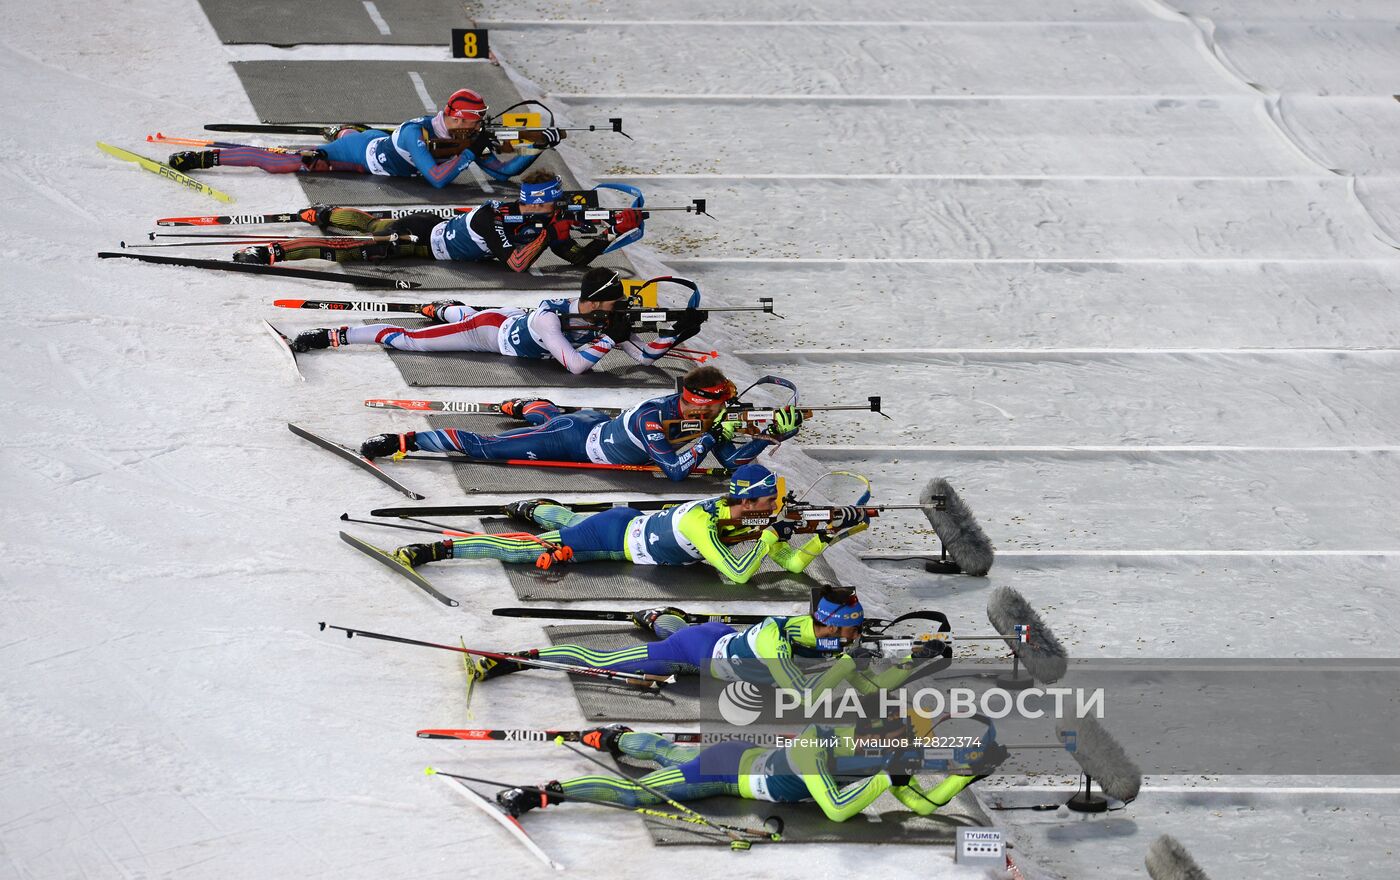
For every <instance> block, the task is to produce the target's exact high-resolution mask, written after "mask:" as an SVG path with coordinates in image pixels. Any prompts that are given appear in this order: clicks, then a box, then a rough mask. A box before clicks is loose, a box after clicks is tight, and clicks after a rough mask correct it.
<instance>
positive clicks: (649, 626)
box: [632, 605, 685, 635]
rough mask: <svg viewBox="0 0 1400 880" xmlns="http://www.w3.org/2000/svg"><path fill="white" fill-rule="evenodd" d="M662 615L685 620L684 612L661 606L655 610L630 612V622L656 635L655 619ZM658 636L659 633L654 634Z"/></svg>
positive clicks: (644, 609) (645, 609) (672, 606)
mask: <svg viewBox="0 0 1400 880" xmlns="http://www.w3.org/2000/svg"><path fill="white" fill-rule="evenodd" d="M663 614H672V615H675V616H676V617H679V618H680V619H681V620H685V612H684V611H682V610H681V609H679V608H677V607H675V606H674V605H662V606H660V607H657V608H643V609H642V610H641V611H633V612H632V622H633V623H635V624H636V625H637V626H639V627H641V628H642V629H644V630H646V631H647V632H649V633H656V619H657V618H658V617H660V616H661V615H663ZM656 634H657V635H660V633H656Z"/></svg>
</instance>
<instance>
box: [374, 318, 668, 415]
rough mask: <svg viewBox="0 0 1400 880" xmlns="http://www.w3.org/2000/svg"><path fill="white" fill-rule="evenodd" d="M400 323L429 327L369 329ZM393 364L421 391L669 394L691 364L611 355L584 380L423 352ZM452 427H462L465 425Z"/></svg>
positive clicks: (527, 366)
mask: <svg viewBox="0 0 1400 880" xmlns="http://www.w3.org/2000/svg"><path fill="white" fill-rule="evenodd" d="M386 321H387V322H389V323H394V324H397V325H400V326H403V327H425V326H427V325H428V323H429V322H428V321H427V320H426V319H422V318H399V317H395V316H393V315H390V316H388V318H386V319H382V320H381V319H377V318H376V319H374V320H370V321H366V322H365V323H366V324H379V323H385V322H386ZM386 352H387V353H388V355H389V359H390V360H391V361H393V362H394V365H395V366H397V367H398V368H399V372H401V373H403V378H404V381H405V382H407V383H408V384H409V385H413V386H415V387H422V386H442V387H451V388H522V387H532V388H533V387H539V386H543V387H546V388H548V387H558V388H640V389H645V388H656V389H662V391H663V392H664V391H667V390H670V389H672V388H675V387H676V378H677V377H678V376H682V375H684V374H685V366H688V364H685V363H684V362H682V361H674V362H673V363H674V364H676V365H677V366H672V363H668V361H670V359H669V358H668V359H666V360H663V361H662V365H661V366H659V367H644V366H642V365H640V364H638V363H637V362H636V361H634V360H632V359H631V358H629V357H628V356H627V355H625V354H623V353H622V352H615V353H612V354H609V355H608V356H607V357H606V358H605V359H604V360H603V361H601V362H600V365H599V366H597V367H594V368H593V369H592V370H589V371H588V372H587V373H583V374H581V375H577V376H576V375H574V374H573V373H570V372H569V371H568V370H566V369H564V368H563V367H562V366H560V365H559V364H557V363H555V362H554V361H536V360H527V359H525V358H515V357H501V356H500V355H496V354H478V353H475V352H465V351H444V352H431V353H430V352H417V351H398V350H396V349H386ZM474 421H478V422H481V424H480V425H479V426H478V427H477V428H476V430H480V431H494V430H504V429H505V428H508V427H519V423H518V422H515V423H511V424H507V423H505V422H499V423H496V424H491V423H490V422H489V420H485V419H474ZM451 427H454V428H455V427H460V420H458V422H457V423H453V424H452V425H451Z"/></svg>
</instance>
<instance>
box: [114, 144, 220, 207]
mask: <svg viewBox="0 0 1400 880" xmlns="http://www.w3.org/2000/svg"><path fill="white" fill-rule="evenodd" d="M97 148H98V149H99V150H101V151H102V152H104V153H106V154H107V155H109V156H115V157H117V158H118V159H121V160H122V161H123V162H135V163H136V164H137V165H139V166H141V167H142V168H144V169H146V170H147V171H149V172H151V173H152V174H158V175H160V176H161V177H164V178H166V179H167V180H173V181H175V182H176V183H178V184H181V185H182V186H187V187H189V188H190V189H196V190H199V191H200V192H202V193H204V194H205V195H206V196H209V197H210V198H212V199H218V200H219V201H221V202H230V203H231V202H232V201H233V196H231V195H229V194H228V193H226V192H220V191H219V190H217V189H214V187H212V186H209V185H208V184H205V183H200V182H199V181H198V180H195V179H194V178H193V177H190V176H189V175H188V174H181V173H180V172H179V171H176V170H175V169H174V168H171V167H170V166H169V165H163V164H161V163H160V162H157V161H156V160H154V159H147V158H146V157H145V156H140V155H137V154H136V153H133V152H131V151H130V150H123V149H122V148H121V147H114V146H112V145H111V144H104V143H102V141H98V142H97Z"/></svg>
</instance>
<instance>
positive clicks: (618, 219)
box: [612, 208, 642, 235]
mask: <svg viewBox="0 0 1400 880" xmlns="http://www.w3.org/2000/svg"><path fill="white" fill-rule="evenodd" d="M641 225H642V212H641V211H637V210H634V209H632V208H628V209H627V210H625V211H618V212H617V213H616V214H614V215H613V219H612V228H613V232H614V233H616V234H618V235H622V234H623V233H625V232H631V231H632V230H633V229H636V228H637V227H638V226H641Z"/></svg>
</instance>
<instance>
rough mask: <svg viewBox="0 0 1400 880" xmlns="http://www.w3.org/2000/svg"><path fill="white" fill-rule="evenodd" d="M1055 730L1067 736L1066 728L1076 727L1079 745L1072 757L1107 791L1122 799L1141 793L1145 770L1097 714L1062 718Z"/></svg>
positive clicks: (1108, 793)
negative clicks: (1119, 742) (1104, 727)
mask: <svg viewBox="0 0 1400 880" xmlns="http://www.w3.org/2000/svg"><path fill="white" fill-rule="evenodd" d="M1055 731H1056V732H1057V733H1059V734H1060V739H1061V740H1063V739H1064V737H1065V733H1066V731H1073V732H1074V736H1075V749H1074V751H1072V752H1070V757H1072V758H1074V760H1075V762H1076V763H1078V764H1079V766H1080V767H1083V768H1084V772H1085V773H1087V774H1089V776H1090V777H1091V778H1092V779H1093V780H1094V781H1095V782H1097V783H1098V784H1099V788H1101V789H1103V793H1104V794H1106V795H1108V796H1109V797H1113V798H1117V799H1118V800H1120V801H1130V800H1132V799H1133V798H1135V797H1137V795H1138V790H1139V789H1141V788H1142V771H1141V770H1139V769H1138V766H1137V764H1134V763H1133V759H1132V758H1129V757H1128V753H1127V752H1125V751H1123V747H1122V746H1120V745H1119V744H1118V741H1117V740H1115V739H1114V738H1113V737H1112V736H1111V735H1110V734H1109V732H1108V731H1107V730H1104V729H1103V725H1101V724H1099V722H1098V720H1097V719H1095V718H1092V717H1090V718H1061V719H1060V720H1059V721H1056V722H1055Z"/></svg>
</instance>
